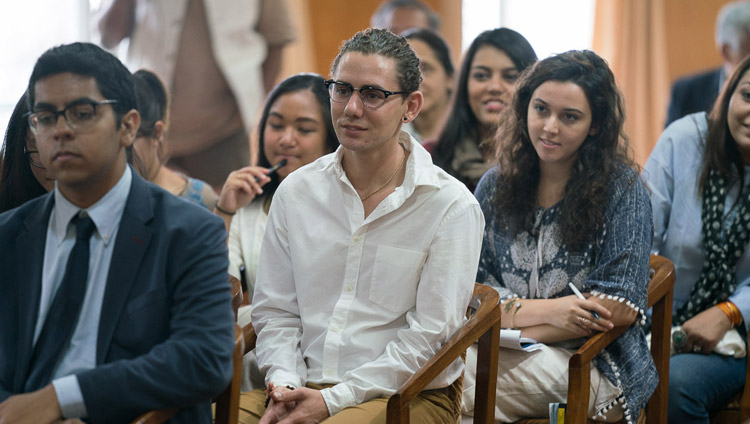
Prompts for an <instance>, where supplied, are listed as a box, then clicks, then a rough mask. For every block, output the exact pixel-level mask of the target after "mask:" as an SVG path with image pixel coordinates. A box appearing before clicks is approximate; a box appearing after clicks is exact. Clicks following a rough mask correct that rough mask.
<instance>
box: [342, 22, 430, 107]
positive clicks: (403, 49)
mask: <svg viewBox="0 0 750 424" xmlns="http://www.w3.org/2000/svg"><path fill="white" fill-rule="evenodd" d="M351 52H357V53H362V54H365V55H370V54H377V55H380V56H384V57H389V58H392V59H394V60H395V61H396V74H397V75H396V79H397V81H398V85H399V91H406V92H409V93H411V92H413V91H417V90H419V85H420V84H421V83H422V74H421V72H420V71H419V59H418V58H417V55H416V54H415V53H414V50H412V49H411V47H410V46H409V43H408V42H406V39H405V38H404V37H401V36H399V35H396V34H394V33H392V32H390V31H388V30H386V29H377V28H368V29H366V30H364V31H360V32H358V33H356V34H354V36H353V37H352V38H350V39H348V40H346V41H345V42H344V43H343V44H342V45H341V49H339V54H338V55H337V56H336V58H335V59H334V60H333V64H332V65H331V75H333V74H334V73H335V72H336V68H338V66H339V62H340V61H341V58H342V57H343V56H344V54H346V53H351ZM405 96H406V95H405Z"/></svg>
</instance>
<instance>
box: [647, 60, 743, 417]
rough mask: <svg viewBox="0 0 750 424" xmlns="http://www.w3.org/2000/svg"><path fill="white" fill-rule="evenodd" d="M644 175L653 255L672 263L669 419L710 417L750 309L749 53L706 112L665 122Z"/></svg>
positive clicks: (730, 391)
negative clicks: (651, 217) (651, 215)
mask: <svg viewBox="0 0 750 424" xmlns="http://www.w3.org/2000/svg"><path fill="white" fill-rule="evenodd" d="M643 176H644V178H645V180H646V182H647V184H648V187H649V190H650V191H651V205H652V207H653V211H654V221H653V223H654V241H653V246H652V251H653V252H654V253H658V254H660V255H663V256H665V257H667V258H669V259H670V260H672V262H673V263H674V269H675V285H674V310H673V317H672V325H674V326H681V329H680V330H681V331H679V332H677V331H675V333H674V334H673V342H672V344H673V346H672V347H673V348H674V351H675V355H674V356H672V359H671V360H670V363H669V422H670V423H680V424H682V423H706V424H707V423H708V422H709V421H710V413H711V412H712V411H714V410H716V409H717V408H719V407H721V406H722V405H724V404H726V403H727V402H728V401H729V400H730V399H732V398H733V397H734V396H735V395H736V394H737V393H739V392H740V391H741V390H742V387H743V386H744V385H745V368H746V364H747V363H746V358H745V356H746V353H744V352H746V350H747V349H746V347H745V349H742V348H741V347H742V346H744V344H745V342H744V341H745V340H746V336H745V335H746V334H747V322H748V320H747V317H748V314H750V249H748V241H750V58H746V59H745V60H744V61H742V62H741V63H740V64H739V65H737V67H736V68H735V70H734V72H733V73H732V75H730V76H729V78H728V79H727V82H726V84H725V85H724V89H723V90H722V92H721V94H719V98H718V99H717V101H716V103H715V105H714V108H713V110H712V111H711V115H706V113H705V112H699V113H694V114H692V115H687V116H685V117H683V118H681V119H679V120H677V121H674V122H673V123H672V124H670V125H669V126H668V127H667V129H666V130H664V133H663V134H662V135H661V137H660V138H659V141H658V142H657V143H656V147H654V150H653V151H652V152H651V156H650V157H649V159H648V162H646V166H645V167H644V170H643Z"/></svg>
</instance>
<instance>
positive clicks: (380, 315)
mask: <svg viewBox="0 0 750 424" xmlns="http://www.w3.org/2000/svg"><path fill="white" fill-rule="evenodd" d="M399 142H400V143H401V144H402V145H403V146H404V147H405V148H406V149H407V150H409V151H411V154H410V155H409V158H408V160H407V161H406V176H405V178H404V183H403V184H402V185H401V186H400V187H398V188H396V190H395V191H394V192H393V193H391V194H390V195H389V196H388V197H387V198H385V199H384V200H383V201H382V202H380V204H379V205H378V206H377V207H376V208H375V210H374V211H372V213H371V214H370V215H369V216H367V218H365V216H364V215H365V214H364V208H363V206H362V202H361V200H360V198H359V196H358V195H357V192H356V190H355V189H354V187H353V186H352V184H351V182H350V181H349V179H348V178H347V177H346V174H345V173H344V171H343V169H342V167H341V159H342V155H343V150H342V148H339V150H337V151H336V152H335V153H332V154H330V155H327V156H324V157H322V158H320V159H318V160H317V161H315V162H313V163H312V164H310V165H308V166H305V167H303V168H301V169H299V170H297V171H295V172H293V173H292V174H291V175H290V176H289V177H287V178H286V179H285V180H284V182H283V183H282V184H281V185H280V186H279V188H278V190H277V191H276V194H275V195H274V200H273V204H272V205H271V211H270V213H269V219H268V225H267V227H266V233H265V238H264V240H263V246H262V247H261V252H260V265H259V268H258V275H257V281H256V287H255V295H254V298H253V311H252V321H253V326H254V327H255V329H256V331H257V332H258V343H257V347H256V353H257V356H258V364H259V366H260V369H261V371H262V372H263V373H264V374H265V375H266V383H268V382H273V383H274V384H276V385H292V386H295V387H299V386H301V385H304V384H306V382H308V381H309V382H314V383H320V384H330V383H332V384H335V385H334V386H333V387H331V388H328V389H324V390H322V395H323V399H324V400H325V402H326V405H327V407H328V411H329V413H330V414H331V415H333V414H335V413H337V412H338V411H339V410H341V409H343V408H345V407H347V406H353V405H357V404H360V403H362V402H365V401H367V400H370V399H373V398H375V397H379V396H383V395H390V394H392V393H394V392H395V391H396V390H397V389H398V387H399V386H400V385H401V384H403V383H404V382H405V381H406V380H407V379H408V378H409V377H410V376H411V375H412V374H413V373H414V372H416V371H417V370H418V369H419V368H420V367H421V366H422V365H423V364H424V363H425V362H426V361H427V360H428V359H430V357H432V356H433V355H434V354H435V352H436V351H437V350H438V349H439V348H440V347H441V346H442V344H443V343H444V342H445V341H446V340H447V339H448V337H450V336H451V335H452V334H453V333H454V332H455V331H456V330H458V329H459V328H460V327H461V325H462V324H463V323H464V321H465V314H466V308H467V306H468V303H469V300H470V298H471V294H472V291H473V283H474V279H475V277H476V272H477V264H478V261H479V252H480V248H481V243H482V232H483V229H484V217H483V215H482V212H481V210H480V208H479V205H478V203H477V201H476V200H475V199H474V196H473V195H472V194H471V193H470V192H469V191H468V190H467V189H466V188H465V187H464V185H463V184H461V183H459V182H458V181H457V180H455V179H454V178H453V177H451V176H449V175H448V174H447V173H445V172H444V171H442V170H441V169H439V168H438V167H436V166H434V165H433V164H432V160H431V158H430V155H429V153H427V151H426V150H424V148H423V147H422V146H420V145H419V144H418V143H417V142H416V141H414V140H413V139H411V138H410V137H409V136H408V135H407V134H406V133H403V132H402V133H401V138H400V140H399ZM462 370H463V363H462V361H461V360H460V359H459V360H457V361H455V362H454V363H453V364H451V366H449V367H448V368H447V369H446V370H445V371H444V372H443V373H442V374H440V375H439V376H438V377H437V378H436V379H435V380H434V381H433V382H432V383H431V384H430V385H429V386H428V387H427V388H428V389H433V388H442V387H446V386H448V385H450V384H451V383H452V382H453V381H454V380H455V379H456V378H458V377H459V376H460V374H461V372H462Z"/></svg>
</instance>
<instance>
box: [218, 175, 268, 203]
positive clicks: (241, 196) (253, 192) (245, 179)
mask: <svg viewBox="0 0 750 424" xmlns="http://www.w3.org/2000/svg"><path fill="white" fill-rule="evenodd" d="M268 172H269V171H268V169H266V168H261V167H260V166H246V167H244V168H241V169H238V170H236V171H232V173H231V174H229V177H227V181H226V182H225V183H224V187H223V188H222V189H221V196H220V197H219V202H218V203H217V204H216V206H217V209H218V210H220V211H223V212H225V213H229V214H234V213H235V212H237V210H238V209H240V208H242V207H243V206H245V205H247V204H249V203H250V202H252V201H253V199H254V198H255V196H258V195H260V194H263V189H262V187H263V185H265V184H267V183H268V182H269V181H271V178H270V177H269V176H268V175H267V174H268ZM256 180H257V181H256Z"/></svg>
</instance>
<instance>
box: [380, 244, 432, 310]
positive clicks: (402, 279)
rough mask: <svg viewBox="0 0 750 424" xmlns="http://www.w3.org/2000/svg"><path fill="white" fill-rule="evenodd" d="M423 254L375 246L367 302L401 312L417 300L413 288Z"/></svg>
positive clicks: (425, 255)
mask: <svg viewBox="0 0 750 424" xmlns="http://www.w3.org/2000/svg"><path fill="white" fill-rule="evenodd" d="M426 259H427V253H424V252H419V251H416V250H408V249H401V248H398V247H391V246H384V245H379V246H378V248H377V251H376V253H375V264H374V266H373V269H372V281H371V282H370V295H369V299H370V301H371V302H373V303H375V304H378V305H380V306H382V307H383V308H385V309H387V310H389V311H392V312H396V313H398V314H401V313H404V312H406V311H407V310H409V309H411V308H412V307H414V305H415V304H416V301H417V285H418V284H419V277H420V274H421V273H422V267H423V266H424V262H425V260H426Z"/></svg>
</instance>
